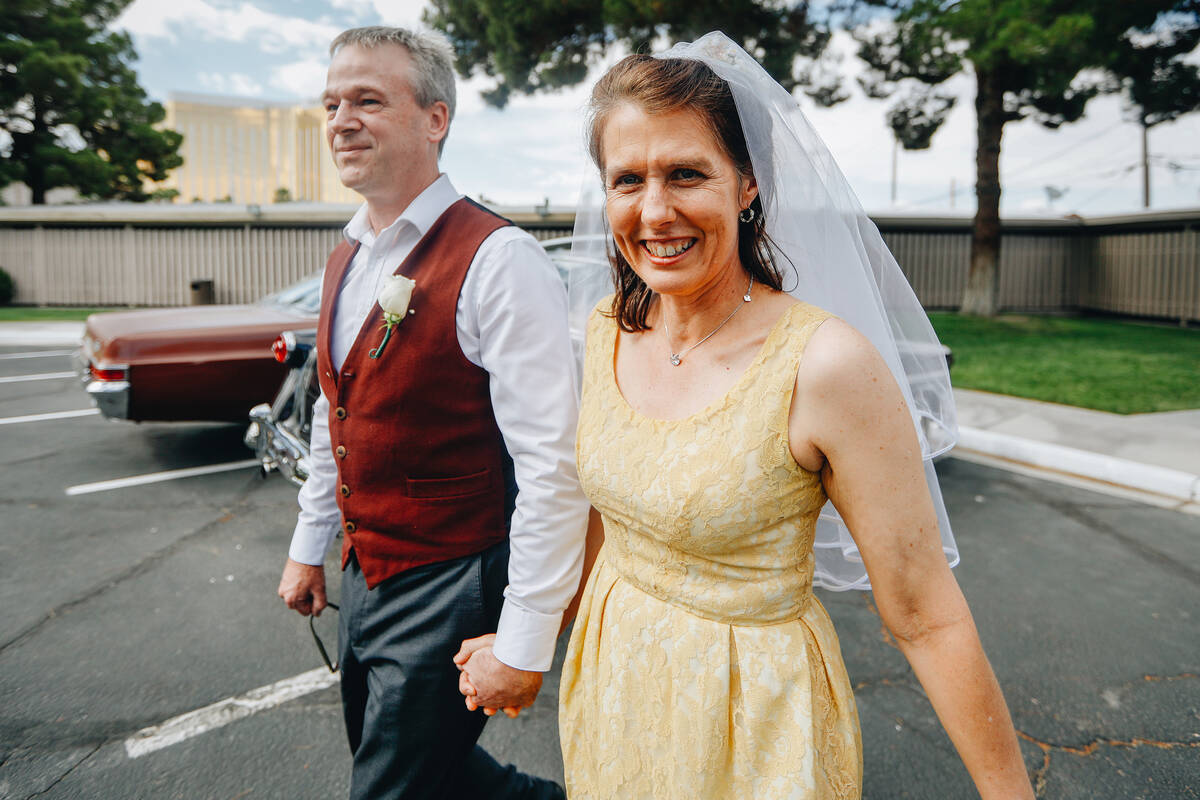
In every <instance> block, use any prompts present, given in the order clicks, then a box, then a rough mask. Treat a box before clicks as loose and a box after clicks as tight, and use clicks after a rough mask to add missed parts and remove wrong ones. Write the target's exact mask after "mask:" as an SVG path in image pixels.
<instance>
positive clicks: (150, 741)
mask: <svg viewBox="0 0 1200 800" xmlns="http://www.w3.org/2000/svg"><path fill="white" fill-rule="evenodd" d="M337 682H338V676H337V675H336V674H334V673H332V672H330V671H329V670H327V669H326V668H325V667H317V668H316V669H310V670H309V671H308V672H302V673H300V674H299V675H296V676H294V677H291V678H284V679H283V680H281V681H276V682H275V683H272V684H269V685H267V686H260V687H259V688H257V689H252V690H250V691H249V692H246V694H243V695H240V696H238V697H227V698H225V699H224V700H220V701H218V702H216V703H213V704H212V705H210V706H205V707H204V708H198V709H196V710H195V711H189V712H188V713H186V714H180V715H179V716H178V717H172V718H171V719H169V720H167V721H166V722H164V723H162V724H160V725H154V726H152V727H149V728H143V729H142V730H140V731H138V732H137V733H135V734H134V735H133V736H130V737H129V738H128V739H126V740H125V753H126V754H127V755H128V756H129V757H130V758H141V757H142V756H144V755H146V754H148V753H153V752H154V751H155V750H161V749H163V748H164V747H170V746H171V745H173V744H179V743H180V742H182V741H185V740H187V739H190V738H192V737H193V736H199V735H200V734H202V733H206V732H208V731H211V730H214V729H216V728H220V727H223V726H225V725H228V724H229V723H231V722H235V721H237V720H239V719H242V718H244V717H248V716H250V715H251V714H257V713H258V712H259V711H266V710H267V709H269V708H274V707H275V706H278V705H281V704H283V703H286V702H288V701H289V700H295V699H296V698H297V697H303V696H304V695H306V694H311V693H312V692H316V691H320V690H321V689H325V688H327V687H329V686H333V685H334V684H335V683H337Z"/></svg>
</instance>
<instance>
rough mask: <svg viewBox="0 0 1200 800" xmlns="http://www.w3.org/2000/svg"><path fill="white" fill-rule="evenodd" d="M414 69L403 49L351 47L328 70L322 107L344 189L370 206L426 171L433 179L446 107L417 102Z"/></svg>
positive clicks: (394, 46) (326, 132) (341, 51)
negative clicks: (361, 197)
mask: <svg viewBox="0 0 1200 800" xmlns="http://www.w3.org/2000/svg"><path fill="white" fill-rule="evenodd" d="M411 70H412V59H411V57H410V56H409V54H408V51H407V50H405V49H404V48H403V47H401V46H400V45H396V44H382V45H379V46H377V47H372V48H369V49H368V48H364V47H359V46H357V45H349V46H347V47H343V48H342V49H341V50H339V51H338V52H337V54H336V55H335V56H334V57H333V60H332V61H331V62H330V64H329V75H328V77H327V79H326V82H325V94H324V96H323V98H322V102H323V104H324V106H325V113H326V122H325V134H326V137H327V138H328V139H329V149H330V152H331V153H332V154H333V163H334V164H335V165H336V166H337V169H338V177H340V178H341V181H342V183H343V184H345V185H346V186H347V187H349V188H351V189H354V190H355V191H356V192H358V193H359V194H361V195H363V197H365V198H367V199H368V200H370V199H372V198H386V197H387V196H388V195H392V194H399V193H403V192H405V191H407V190H408V183H409V182H410V181H413V180H418V179H419V178H418V177H417V176H427V175H428V173H429V172H430V171H431V170H432V172H433V174H434V175H435V176H436V174H437V142H438V141H439V140H440V139H441V138H442V137H443V136H445V133H446V125H447V119H446V117H447V115H446V107H445V104H443V103H434V104H433V105H431V106H430V107H429V108H421V107H420V105H418V104H417V102H416V99H415V97H414V96H413V91H412V88H411V83H410V82H409V76H410V74H411ZM426 179H427V178H426Z"/></svg>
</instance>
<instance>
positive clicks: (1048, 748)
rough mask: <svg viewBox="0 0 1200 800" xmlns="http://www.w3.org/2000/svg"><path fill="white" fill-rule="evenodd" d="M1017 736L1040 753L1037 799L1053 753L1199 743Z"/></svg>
mask: <svg viewBox="0 0 1200 800" xmlns="http://www.w3.org/2000/svg"><path fill="white" fill-rule="evenodd" d="M1147 677H1149V676H1147ZM1192 677H1195V676H1192ZM1017 736H1018V737H1020V738H1021V739H1024V740H1025V741H1027V742H1029V743H1030V744H1032V745H1035V746H1037V747H1038V748H1039V749H1040V750H1041V751H1042V765H1041V766H1040V767H1039V768H1038V769H1037V770H1035V771H1034V774H1033V779H1034V787H1033V788H1034V793H1035V795H1036V796H1038V797H1042V796H1043V792H1044V791H1045V789H1046V773H1047V772H1048V771H1049V769H1050V756H1051V754H1052V753H1055V752H1058V753H1067V754H1069V755H1073V756H1079V757H1081V758H1087V757H1089V756H1091V755H1093V754H1094V753H1095V752H1096V751H1097V750H1099V749H1100V748H1101V747H1117V748H1125V749H1136V748H1138V747H1154V748H1157V749H1159V750H1179V749H1188V750H1200V741H1193V742H1173V741H1163V740H1161V739H1146V738H1143V737H1141V736H1135V737H1133V738H1131V739H1110V738H1108V737H1098V738H1095V739H1092V740H1091V741H1090V742H1087V743H1086V744H1083V745H1069V744H1056V743H1054V742H1047V741H1043V740H1042V739H1038V738H1037V737H1036V736H1031V735H1030V734H1028V733H1025V732H1024V731H1022V730H1018V731H1017Z"/></svg>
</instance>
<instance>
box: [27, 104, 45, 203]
mask: <svg viewBox="0 0 1200 800" xmlns="http://www.w3.org/2000/svg"><path fill="white" fill-rule="evenodd" d="M32 122H33V131H32V135H31V136H29V137H28V139H26V144H27V152H26V154H25V185H26V186H28V187H29V191H30V193H31V194H32V197H31V199H30V202H31V203H32V204H33V205H35V206H41V205H45V204H46V169H45V165H44V164H43V163H42V161H41V160H40V159H39V158H38V157H37V150H38V143H39V142H43V141H46V139H47V138H48V137H49V136H50V132H49V130H47V127H46V118H45V116H43V114H42V107H41V104H40V103H39V102H38V101H37V100H36V99H35V100H34V102H33V120H32Z"/></svg>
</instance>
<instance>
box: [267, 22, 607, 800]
mask: <svg viewBox="0 0 1200 800" xmlns="http://www.w3.org/2000/svg"><path fill="white" fill-rule="evenodd" d="M330 55H331V56H332V59H331V63H330V66H329V74H328V78H327V84H326V89H325V94H324V104H325V109H326V113H327V123H326V128H327V131H326V133H327V137H328V140H329V146H330V150H331V151H332V154H333V159H334V163H335V165H336V166H337V169H338V174H339V177H340V178H341V180H342V182H343V183H344V184H345V185H346V186H349V187H350V188H352V189H354V190H355V191H357V192H358V193H359V194H361V195H362V196H363V198H364V199H365V201H366V202H365V203H364V204H363V206H362V207H361V208H359V210H358V212H357V213H356V214H355V215H354V218H353V219H351V220H350V222H349V224H347V225H346V227H345V238H346V241H345V242H343V243H342V244H341V245H339V246H338V247H337V249H335V250H334V252H333V254H332V255H331V256H330V258H329V261H328V263H327V264H326V268H325V275H324V282H323V287H322V303H321V313H320V322H319V326H318V339H317V348H318V354H319V361H318V369H319V377H320V381H321V397H320V398H319V399H318V400H317V403H316V405H315V407H314V410H313V429H312V448H311V451H312V455H311V463H310V465H309V470H310V471H309V478H308V481H307V482H306V483H305V485H304V487H303V488H302V489H301V491H300V515H299V520H298V522H297V525H296V530H295V533H294V535H293V538H292V544H291V548H290V551H289V558H288V560H287V564H286V566H285V568H284V571H283V578H282V580H281V581H280V585H279V595H280V596H281V597H282V598H283V599H284V601H285V603H286V604H287V605H288V607H289V608H293V609H295V610H296V611H298V612H299V613H301V614H304V615H307V614H319V613H320V612H321V610H322V609H323V608H324V607H325V606H326V599H325V576H324V570H323V567H322V563H323V561H324V555H325V551H326V549H327V548H328V545H329V543H330V541H332V539H333V538H334V536H335V534H336V533H337V531H338V530H339V529H340V530H341V531H342V532H343V544H342V567H343V571H344V572H343V578H342V593H341V613H340V621H339V631H338V639H339V652H340V661H341V672H342V704H343V711H344V716H345V721H346V730H347V734H348V736H349V740H350V749H351V751H352V753H353V755H354V764H353V771H352V777H351V790H350V793H351V796H352V797H354V798H371V799H372V800H377V799H378V798H393V797H395V798H427V797H428V798H434V797H438V798H440V797H504V798H507V797H538V798H541V797H561V796H562V790H561V788H559V787H558V786H557V785H555V784H553V783H551V782H549V781H543V780H540V779H534V778H531V777H529V776H525V775H522V774H520V773H517V772H516V770H514V769H512V768H511V767H509V768H507V769H503V768H501V767H499V765H497V764H496V762H495V761H494V760H492V759H491V757H490V756H488V755H487V754H486V753H485V752H483V750H482V749H480V748H479V747H478V746H476V745H475V741H476V739H477V738H478V736H479V734H480V732H481V731H482V728H483V724H484V722H485V717H484V716H483V713H482V712H479V711H475V712H472V711H470V710H468V708H467V707H466V706H465V705H464V702H463V698H462V696H461V695H460V694H459V690H458V681H459V672H458V668H457V667H456V665H455V663H454V662H453V661H452V658H453V657H454V655H455V654H456V652H458V650H459V647H460V644H461V643H462V641H463V640H465V639H469V638H475V637H479V636H481V635H483V634H487V633H490V632H492V631H495V633H496V636H495V640H494V645H493V646H489V647H483V648H480V649H478V650H474V651H473V652H472V655H471V661H470V662H469V664H468V665H467V669H468V674H469V675H470V676H471V678H472V680H473V681H474V682H475V683H476V684H477V688H478V690H479V695H478V696H479V698H481V699H482V698H487V699H488V700H489V702H488V703H487V705H489V706H495V707H508V711H509V713H510V714H514V713H516V711H517V710H518V709H520V708H521V707H524V706H527V705H529V704H530V703H532V702H533V699H534V698H535V697H536V695H537V691H538V689H539V687H540V686H541V678H542V672H544V671H545V670H547V669H549V668H550V663H551V660H552V658H553V653H554V643H555V639H556V637H557V634H558V630H559V625H560V622H561V619H562V611H563V609H564V608H565V607H566V605H567V603H568V602H569V600H570V598H571V596H572V594H573V593H574V591H575V588H576V586H577V583H578V580H579V572H580V569H581V557H582V556H581V554H582V546H583V533H584V528H585V525H586V516H587V501H586V500H585V499H584V498H583V496H582V494H581V492H580V490H579V486H578V479H577V477H576V473H575V467H574V429H575V422H576V414H577V409H576V400H575V391H574V387H573V383H572V378H571V358H572V355H571V347H570V344H569V340H568V336H567V328H566V298H565V293H564V291H563V288H562V285H561V282H560V281H559V280H558V278H557V276H556V274H555V272H554V270H553V267H552V265H551V264H550V262H549V260H548V259H547V258H546V256H545V254H544V253H543V252H542V250H541V248H539V247H538V246H537V244H536V243H535V242H534V240H533V239H532V237H530V236H529V235H528V234H527V233H524V232H522V231H520V230H518V229H517V228H516V227H514V226H512V225H509V224H507V221H505V220H503V219H501V218H499V217H496V216H495V215H493V214H491V213H490V212H488V211H486V210H484V209H483V208H482V207H480V206H477V205H475V204H473V203H471V202H470V201H469V200H466V199H465V198H462V197H461V196H460V195H459V194H458V192H457V191H455V189H454V187H453V186H452V185H451V183H450V180H449V178H448V177H446V176H445V175H441V174H439V171H438V155H439V153H440V152H441V148H442V145H443V144H444V142H445V138H446V133H447V131H448V129H449V125H450V120H451V118H452V117H453V115H454V97H455V91H454V72H453V68H452V66H451V65H452V63H453V53H452V51H451V49H450V47H449V45H448V44H447V43H446V42H445V41H444V40H442V39H440V38H438V37H436V36H432V35H427V34H415V33H411V32H409V31H406V30H403V29H399V28H382V27H372V28H358V29H354V30H349V31H346V32H345V33H342V34H341V35H340V36H338V37H337V38H336V39H335V40H334V42H333V44H332V46H331V47H330ZM393 273H395V274H402V275H405V276H407V277H409V278H411V279H413V280H414V281H415V289H414V290H413V293H412V296H411V299H410V301H409V303H408V306H407V308H401V309H399V312H400V313H399V314H398V315H397V316H389V317H388V320H389V321H391V322H395V320H396V319H399V320H400V321H399V322H398V323H396V324H394V325H389V326H388V327H387V332H388V333H389V334H390V335H389V336H388V339H387V341H386V343H384V342H383V339H384V336H383V332H384V331H383V326H384V323H385V319H384V317H383V310H382V309H381V308H380V307H379V305H377V304H376V300H377V299H379V297H380V291H381V289H382V288H383V287H384V286H385V285H387V284H388V283H389V282H390V281H391V278H390V276H391V275H392V274H393ZM388 310H389V311H395V310H396V309H391V308H389V309H388ZM381 343H382V344H381ZM514 483H515V486H514ZM518 489H519V490H518ZM514 494H515V498H514ZM514 508H515V510H514ZM510 546H511V558H510V556H509V550H510ZM505 584H507V587H506V586H505ZM493 713H494V710H493Z"/></svg>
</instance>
